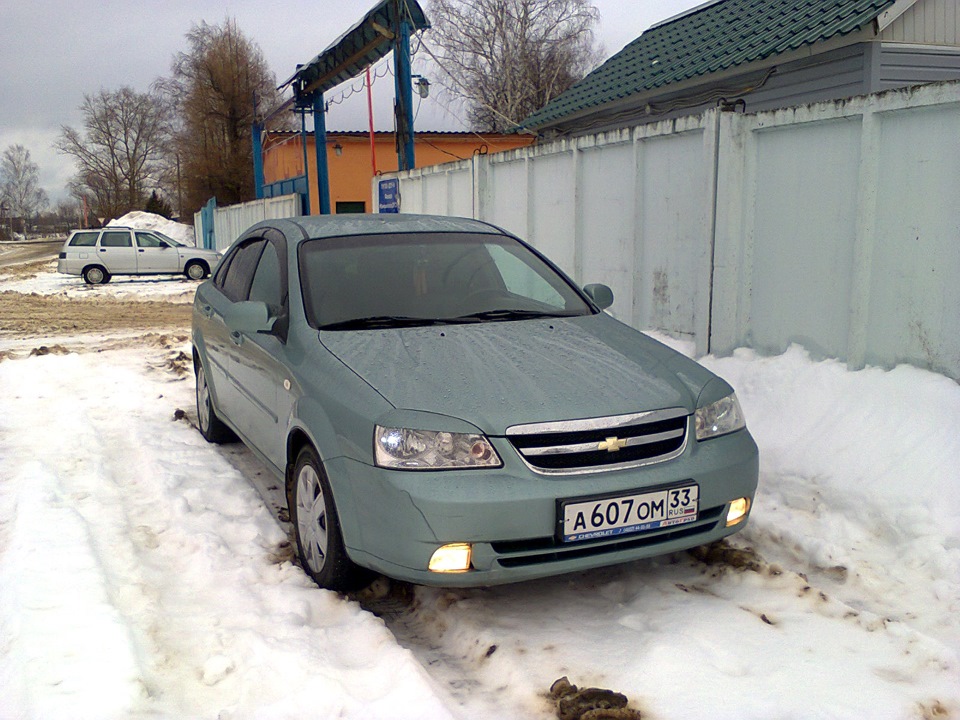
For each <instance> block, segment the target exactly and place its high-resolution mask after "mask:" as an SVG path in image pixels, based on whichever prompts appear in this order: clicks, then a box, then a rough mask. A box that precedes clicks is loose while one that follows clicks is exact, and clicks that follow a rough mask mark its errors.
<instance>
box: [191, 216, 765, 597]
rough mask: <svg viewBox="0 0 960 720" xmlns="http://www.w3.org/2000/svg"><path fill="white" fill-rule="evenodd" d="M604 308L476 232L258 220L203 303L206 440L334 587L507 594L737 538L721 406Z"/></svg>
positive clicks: (706, 385) (730, 417)
mask: <svg viewBox="0 0 960 720" xmlns="http://www.w3.org/2000/svg"><path fill="white" fill-rule="evenodd" d="M612 302H613V294H612V292H611V291H610V289H609V288H608V287H606V286H604V285H599V284H595V285H587V286H586V287H584V288H582V289H581V288H579V287H577V286H576V285H575V284H574V283H573V282H572V281H571V280H570V279H569V278H568V277H566V276H565V275H564V274H563V273H562V272H560V271H559V270H558V269H557V268H556V266H554V265H553V264H552V263H551V262H550V261H549V260H547V259H546V258H545V257H543V256H542V255H541V254H540V253H538V252H537V251H536V250H534V249H532V248H531V247H529V246H528V245H526V244H524V243H523V242H521V241H520V240H519V239H517V238H516V237H514V236H512V235H511V234H510V233H508V232H505V231H504V230H501V229H499V228H497V227H494V226H492V225H489V224H486V223H483V222H479V221H475V220H467V219H459V218H445V217H428V216H416V215H350V216H346V215H343V216H341V215H336V216H325V217H308V218H298V219H295V220H270V221H265V222H263V223H260V224H258V225H255V226H254V227H252V228H251V229H250V230H249V231H248V232H246V233H245V234H244V235H243V236H242V237H241V238H240V239H239V240H238V241H237V242H236V243H235V244H234V245H233V246H232V247H231V248H230V249H229V250H228V251H227V253H226V254H225V255H224V258H223V261H222V262H221V263H220V266H219V267H218V269H217V271H216V272H215V274H214V276H213V277H212V278H211V279H210V280H208V281H206V282H204V283H202V284H201V285H200V286H199V287H198V288H197V293H196V299H195V303H194V309H193V346H194V351H193V353H194V367H195V369H196V381H197V410H198V416H199V423H198V424H199V428H200V431H201V432H202V433H203V435H204V437H206V438H207V439H208V440H210V441H213V442H218V441H223V440H226V439H230V438H232V436H233V434H234V433H235V434H236V435H238V436H239V437H240V438H241V439H242V440H243V442H244V443H246V444H247V445H248V446H249V447H250V448H251V449H252V450H253V451H254V452H255V454H256V455H257V456H259V458H260V459H261V460H262V461H263V462H264V463H266V465H267V466H268V467H269V468H270V469H271V470H272V471H273V473H275V474H276V476H277V477H278V479H280V480H281V481H282V482H283V484H284V487H285V488H286V496H287V502H288V506H289V512H290V520H291V523H292V526H293V531H294V534H295V538H296V544H297V549H298V552H299V556H300V560H301V563H302V565H303V567H304V569H305V570H306V571H307V572H308V573H309V574H310V575H311V576H312V577H313V578H314V580H316V581H317V583H318V584H320V585H321V586H323V587H327V588H332V589H347V588H350V587H356V586H359V585H362V584H363V583H364V582H365V581H366V580H368V579H369V578H370V577H371V576H372V574H371V573H370V571H371V570H372V571H377V572H380V573H383V574H385V575H387V576H390V577H393V578H398V579H402V580H407V581H412V582H415V583H421V584H429V585H451V586H454V585H455V586H475V585H490V584H496V583H504V582H512V581H517V580H525V579H529V578H537V577H543V576H547V575H554V574H559V573H566V572H571V571H575V570H582V569H585V568H593V567H598V566H602V565H609V564H613V563H621V562H624V561H628V560H635V559H637V558H643V557H647V556H651V555H656V554H661V553H668V552H672V551H676V550H680V549H683V548H688V547H691V546H694V545H699V544H702V543H706V542H710V541H713V540H717V539H718V538H722V537H724V536H726V535H730V534H731V533H734V532H736V531H737V530H739V529H741V528H743V527H744V525H745V523H746V521H747V518H748V515H749V512H750V506H751V503H752V500H753V496H754V492H755V490H756V487H757V469H758V454H757V446H756V444H755V443H754V441H753V438H752V437H751V436H750V434H749V432H748V431H747V429H746V427H745V423H744V418H743V414H742V412H741V410H740V406H739V404H738V402H737V399H736V396H735V395H734V392H733V389H732V388H731V387H730V386H729V385H728V384H727V383H726V382H724V381H723V380H721V379H720V378H719V377H717V376H715V375H713V374H712V373H710V372H709V371H708V370H706V369H705V368H703V367H702V366H700V365H699V364H697V363H696V362H694V361H693V360H690V359H688V358H686V357H684V356H683V355H681V354H679V353H677V352H675V351H673V350H671V349H670V348H668V347H666V346H664V345H662V344H661V343H659V342H657V341H655V340H653V339H652V338H650V337H648V336H646V335H644V334H642V333H640V332H637V331H636V330H634V329H632V328H630V327H628V326H626V325H624V324H623V323H621V322H619V321H617V320H615V319H614V318H612V317H611V316H610V315H608V314H606V313H605V312H604V308H606V307H609V306H610V305H611V304H612Z"/></svg>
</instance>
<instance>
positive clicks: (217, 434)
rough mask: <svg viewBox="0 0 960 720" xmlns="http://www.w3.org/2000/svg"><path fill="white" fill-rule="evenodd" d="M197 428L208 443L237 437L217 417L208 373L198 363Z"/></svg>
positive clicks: (222, 441) (218, 442) (227, 440)
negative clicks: (208, 383) (208, 381)
mask: <svg viewBox="0 0 960 720" xmlns="http://www.w3.org/2000/svg"><path fill="white" fill-rule="evenodd" d="M197 427H198V428H199V430H200V434H201V435H203V437H204V439H205V440H206V441H207V442H212V443H217V444H220V443H225V442H230V441H231V440H233V439H234V437H236V436H235V435H234V434H233V431H232V430H231V429H230V428H228V427H227V426H226V425H225V424H224V422H223V421H222V420H221V419H220V418H219V417H217V412H216V411H215V410H214V409H213V398H211V397H210V386H209V385H207V373H206V371H205V370H204V369H203V365H202V364H201V363H200V362H199V361H197Z"/></svg>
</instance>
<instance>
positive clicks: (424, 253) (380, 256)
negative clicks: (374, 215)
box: [299, 233, 593, 330]
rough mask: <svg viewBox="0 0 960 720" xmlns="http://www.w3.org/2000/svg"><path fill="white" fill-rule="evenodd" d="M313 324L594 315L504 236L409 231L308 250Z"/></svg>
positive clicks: (307, 292) (305, 272) (304, 283)
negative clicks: (407, 232)
mask: <svg viewBox="0 0 960 720" xmlns="http://www.w3.org/2000/svg"><path fill="white" fill-rule="evenodd" d="M299 260H300V284H301V287H302V288H303V300H304V307H305V310H306V314H307V319H308V322H309V323H310V324H311V325H312V326H313V327H315V328H319V329H321V330H348V329H364V328H375V327H401V326H404V325H436V324H454V323H469V322H494V321H505V320H522V319H527V318H532V317H563V316H570V315H589V314H590V313H591V312H593V311H592V310H591V308H590V306H589V305H588V304H587V303H586V302H585V301H584V299H583V298H582V296H581V295H580V294H579V292H577V290H575V289H574V288H573V287H572V286H571V285H570V284H569V283H568V282H567V281H566V280H565V279H564V278H563V277H562V276H560V275H558V274H557V273H556V272H555V271H554V270H553V269H552V268H550V266H549V265H547V264H546V263H545V262H543V260H541V259H540V258H539V257H538V256H537V255H535V254H534V253H532V252H531V251H530V250H529V249H528V248H526V247H525V246H524V245H523V244H522V243H519V242H517V241H516V240H515V239H513V238H510V237H507V236H504V235H485V234H466V233H409V234H398V235H365V236H353V237H344V238H324V239H319V240H309V241H307V242H305V243H303V244H302V245H301V246H300V257H299Z"/></svg>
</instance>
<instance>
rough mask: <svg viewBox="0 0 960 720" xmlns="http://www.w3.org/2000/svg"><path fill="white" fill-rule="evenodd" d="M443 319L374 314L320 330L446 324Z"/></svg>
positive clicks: (322, 326)
mask: <svg viewBox="0 0 960 720" xmlns="http://www.w3.org/2000/svg"><path fill="white" fill-rule="evenodd" d="M444 324H446V323H445V321H443V320H436V319H434V318H423V317H407V316H406V315H374V316H372V317H363V318H353V319H352V320H340V321H339V322H332V323H327V324H326V325H321V326H320V327H319V329H320V330H375V329H377V328H395V327H417V326H425V325H444Z"/></svg>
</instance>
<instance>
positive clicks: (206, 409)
mask: <svg viewBox="0 0 960 720" xmlns="http://www.w3.org/2000/svg"><path fill="white" fill-rule="evenodd" d="M197 419H198V420H199V422H200V429H201V430H203V431H204V432H206V431H207V428H208V427H209V426H210V388H208V387H207V376H206V374H205V373H204V372H203V368H202V367H201V368H200V369H199V370H197Z"/></svg>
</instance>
